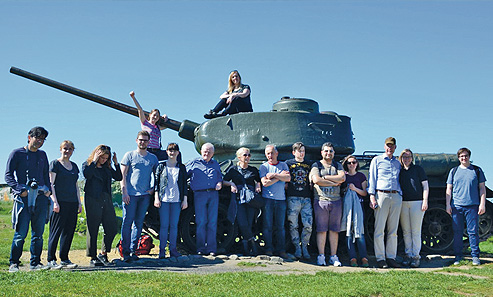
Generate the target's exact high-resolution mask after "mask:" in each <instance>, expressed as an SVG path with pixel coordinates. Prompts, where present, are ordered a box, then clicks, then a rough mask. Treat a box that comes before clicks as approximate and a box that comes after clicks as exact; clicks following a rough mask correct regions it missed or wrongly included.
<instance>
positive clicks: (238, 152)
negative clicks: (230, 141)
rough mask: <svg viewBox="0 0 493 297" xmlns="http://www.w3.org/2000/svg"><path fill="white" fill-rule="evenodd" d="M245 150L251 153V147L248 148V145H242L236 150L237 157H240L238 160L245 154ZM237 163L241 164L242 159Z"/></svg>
mask: <svg viewBox="0 0 493 297" xmlns="http://www.w3.org/2000/svg"><path fill="white" fill-rule="evenodd" d="M243 152H246V153H247V154H249V153H250V149H249V148H247V147H240V148H239V149H238V150H236V158H238V160H239V159H240V157H241V156H242V155H243ZM236 164H237V165H240V161H238V162H237V163H236Z"/></svg>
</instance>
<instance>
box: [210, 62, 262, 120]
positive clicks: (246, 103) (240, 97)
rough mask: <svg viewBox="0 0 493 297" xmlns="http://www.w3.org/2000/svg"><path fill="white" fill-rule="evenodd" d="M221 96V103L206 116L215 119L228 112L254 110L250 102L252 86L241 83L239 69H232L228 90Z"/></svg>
mask: <svg viewBox="0 0 493 297" xmlns="http://www.w3.org/2000/svg"><path fill="white" fill-rule="evenodd" d="M219 98H220V99H221V100H220V101H219V103H217V105H216V107H214V109H211V110H210V111H209V113H206V114H205V115H204V118H206V119H213V118H217V117H221V116H225V115H228V114H235V113H239V112H252V111H253V108H252V103H251V102H250V86H249V85H244V84H242V83H241V76H240V73H239V72H238V70H233V71H231V73H230V74H229V79H228V90H227V91H226V92H224V93H223V94H222V95H221V96H220V97H219ZM223 109H224V110H223Z"/></svg>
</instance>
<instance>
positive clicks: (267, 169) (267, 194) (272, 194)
mask: <svg viewBox="0 0 493 297" xmlns="http://www.w3.org/2000/svg"><path fill="white" fill-rule="evenodd" d="M259 169H260V178H262V177H265V176H266V175H267V173H281V172H283V171H289V168H288V165H287V164H286V163H284V162H281V161H279V162H278V163H277V164H276V165H272V164H270V163H269V162H265V163H264V164H262V165H260V168H259ZM285 184H286V183H285V182H283V181H280V180H278V181H277V182H275V183H274V184H272V185H270V186H268V187H263V189H262V197H264V198H268V199H274V200H286V194H285V192H284V185H285Z"/></svg>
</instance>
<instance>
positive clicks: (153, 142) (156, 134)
mask: <svg viewBox="0 0 493 297" xmlns="http://www.w3.org/2000/svg"><path fill="white" fill-rule="evenodd" d="M140 125H141V127H142V130H144V131H147V132H149V134H150V135H151V139H149V145H148V146H147V147H148V148H156V149H159V148H161V130H160V129H159V127H158V125H153V124H151V123H149V121H148V120H145V121H144V122H143V123H141V124H140Z"/></svg>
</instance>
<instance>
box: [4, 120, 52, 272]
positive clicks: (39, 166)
mask: <svg viewBox="0 0 493 297" xmlns="http://www.w3.org/2000/svg"><path fill="white" fill-rule="evenodd" d="M47 136H48V131H46V129H45V128H43V127H34V128H32V129H31V130H30V131H29V133H28V136H27V145H26V146H23V147H20V148H17V149H15V150H13V151H12V153H10V155H9V158H8V160H7V167H6V170H5V181H6V182H7V185H9V187H10V188H11V190H12V193H13V194H14V205H13V208H12V227H13V229H14V230H15V233H14V237H13V239H12V247H11V250H10V260H9V261H10V267H9V272H17V271H19V264H20V257H21V255H22V249H23V247H24V240H25V238H26V236H27V232H28V231H29V225H31V260H30V265H29V266H30V269H31V270H44V269H49V267H48V266H44V265H43V264H41V252H42V251H43V232H44V228H45V224H46V222H47V218H48V213H49V211H48V209H49V205H50V198H49V197H50V194H51V191H50V189H51V183H50V178H49V174H48V168H49V167H48V157H47V156H46V153H45V152H44V151H42V150H40V148H41V147H42V146H43V144H44V142H45V139H46V137H47Z"/></svg>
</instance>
